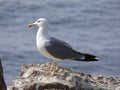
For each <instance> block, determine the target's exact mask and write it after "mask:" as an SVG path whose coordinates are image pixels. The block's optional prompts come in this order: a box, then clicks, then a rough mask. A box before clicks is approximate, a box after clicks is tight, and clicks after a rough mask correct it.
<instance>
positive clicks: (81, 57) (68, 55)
mask: <svg viewBox="0 0 120 90" xmlns="http://www.w3.org/2000/svg"><path fill="white" fill-rule="evenodd" d="M28 26H29V27H33V26H37V27H38V31H37V34H36V45H37V49H38V51H39V52H40V53H41V54H42V55H43V56H45V57H47V58H50V59H52V60H53V63H52V70H53V71H55V70H56V67H57V60H66V59H71V60H76V61H86V62H87V61H98V60H99V58H98V57H97V56H95V55H91V54H87V53H81V52H79V51H76V50H75V49H73V48H72V46H71V45H69V44H68V43H66V42H64V41H62V40H59V39H57V38H54V37H51V36H50V35H49V34H48V21H47V20H46V19H45V18H39V19H38V20H36V21H35V22H34V23H31V24H29V25H28Z"/></svg>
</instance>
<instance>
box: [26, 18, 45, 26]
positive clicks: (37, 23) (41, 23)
mask: <svg viewBox="0 0 120 90" xmlns="http://www.w3.org/2000/svg"><path fill="white" fill-rule="evenodd" d="M46 23H47V20H46V19H45V18H39V19H38V20H36V21H35V22H34V23H31V24H29V25H28V26H29V27H33V26H38V27H44V26H45V25H46Z"/></svg>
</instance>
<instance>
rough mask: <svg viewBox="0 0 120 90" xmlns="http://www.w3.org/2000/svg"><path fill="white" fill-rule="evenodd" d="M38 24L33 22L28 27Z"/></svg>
mask: <svg viewBox="0 0 120 90" xmlns="http://www.w3.org/2000/svg"><path fill="white" fill-rule="evenodd" d="M36 25H37V24H34V23H31V24H29V25H28V27H33V26H36Z"/></svg>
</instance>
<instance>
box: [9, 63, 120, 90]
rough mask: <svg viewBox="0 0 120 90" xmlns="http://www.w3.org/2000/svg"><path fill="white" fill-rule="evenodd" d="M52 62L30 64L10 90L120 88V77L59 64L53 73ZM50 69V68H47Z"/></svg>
mask: <svg viewBox="0 0 120 90" xmlns="http://www.w3.org/2000/svg"><path fill="white" fill-rule="evenodd" d="M51 67H52V66H51V64H50V63H48V64H35V65H32V64H28V65H23V66H22V68H21V75H20V76H19V77H18V78H16V79H15V80H13V81H12V83H11V85H10V86H8V90H115V88H117V89H118V90H119V88H120V78H112V77H103V76H101V75H98V76H97V75H90V74H84V73H79V72H75V71H72V70H70V69H67V68H63V67H60V66H58V70H57V71H56V72H55V74H54V75H51V73H52V72H51V71H50V70H49V68H51ZM47 69H48V70H47Z"/></svg>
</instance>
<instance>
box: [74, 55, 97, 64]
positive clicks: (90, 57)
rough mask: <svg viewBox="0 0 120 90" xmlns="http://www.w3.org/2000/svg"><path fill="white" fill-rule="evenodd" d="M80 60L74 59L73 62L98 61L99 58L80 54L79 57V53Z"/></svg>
mask: <svg viewBox="0 0 120 90" xmlns="http://www.w3.org/2000/svg"><path fill="white" fill-rule="evenodd" d="M79 55H80V58H74V60H76V61H86V62H87V61H98V60H99V57H97V56H95V55H90V54H82V57H81V53H80V54H79Z"/></svg>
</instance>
